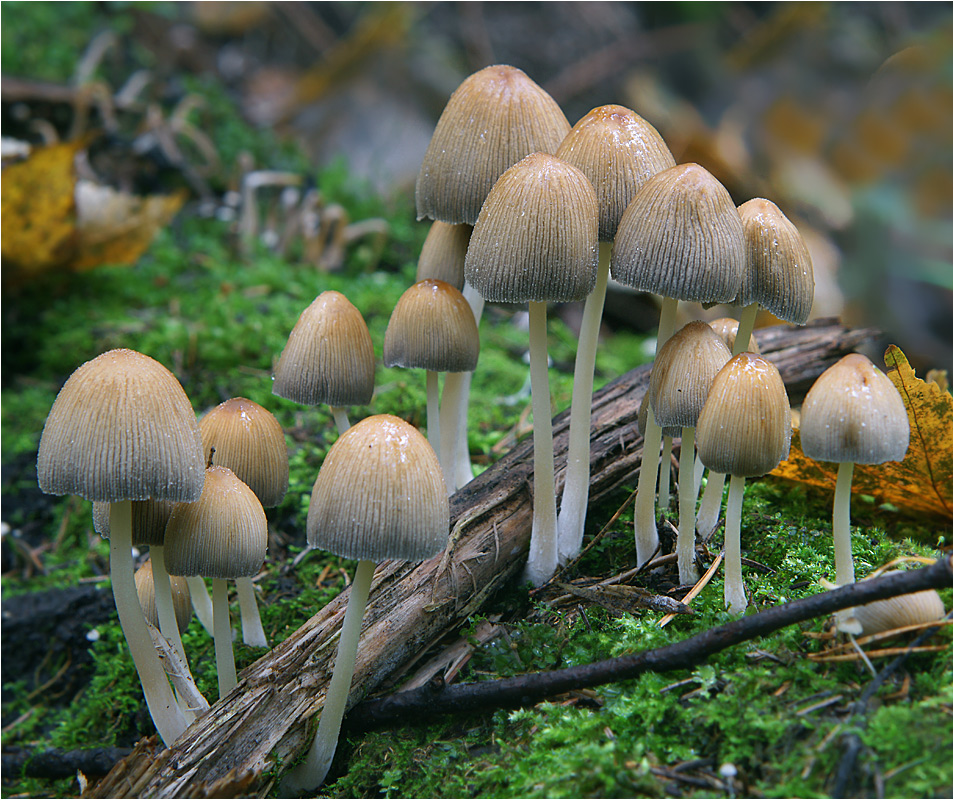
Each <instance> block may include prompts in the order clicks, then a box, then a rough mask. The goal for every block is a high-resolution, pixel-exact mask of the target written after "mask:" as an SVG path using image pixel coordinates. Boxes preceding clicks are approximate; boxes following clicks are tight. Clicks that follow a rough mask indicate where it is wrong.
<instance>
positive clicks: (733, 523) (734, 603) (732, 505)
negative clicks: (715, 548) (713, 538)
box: [725, 475, 746, 614]
mask: <svg viewBox="0 0 954 800" xmlns="http://www.w3.org/2000/svg"><path fill="white" fill-rule="evenodd" d="M744 494H745V478H741V477H739V476H738V475H733V476H732V478H731V480H730V481H729V499H728V500H727V501H726V504H725V607H726V608H727V609H728V610H729V611H730V612H732V613H733V614H741V613H742V612H743V611H745V606H746V600H745V586H744V585H743V583H742V497H743V496H744Z"/></svg>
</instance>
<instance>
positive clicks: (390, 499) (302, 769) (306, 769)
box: [282, 414, 450, 796]
mask: <svg viewBox="0 0 954 800" xmlns="http://www.w3.org/2000/svg"><path fill="white" fill-rule="evenodd" d="M449 519H450V508H449V505H448V502H447V489H446V488H445V486H444V482H443V480H442V479H441V470H440V466H439V464H438V461H437V455H436V453H434V451H433V449H432V448H431V447H430V446H429V445H428V443H427V440H426V439H425V438H424V437H423V436H422V435H421V434H420V433H419V432H418V430H417V429H416V428H415V427H414V426H412V425H409V424H408V423H406V422H405V421H404V420H402V419H399V418H398V417H393V416H391V415H389V414H379V415H377V416H373V417H368V418H366V419H364V420H362V421H361V422H359V423H357V424H356V425H355V426H354V427H353V428H351V429H350V430H348V431H347V432H346V433H345V434H343V435H342V436H341V437H340V438H339V439H338V441H336V442H335V443H334V444H333V445H332V446H331V449H330V450H329V451H328V455H327V456H326V457H325V461H324V463H323V464H322V466H321V470H320V472H319V473H318V478H317V479H316V480H315V485H314V488H313V489H312V493H311V502H310V504H309V506H308V522H307V528H308V541H309V544H311V545H312V546H313V547H319V548H321V549H323V550H327V551H329V552H331V553H334V554H335V555H339V556H342V557H344V558H353V559H357V560H358V568H357V570H356V572H355V576H354V581H353V582H352V584H351V595H350V597H349V598H348V607H347V610H346V611H345V618H344V622H343V624H342V626H341V634H340V637H339V639H338V652H337V654H336V656H335V666H334V671H333V673H332V676H331V682H330V684H329V686H328V690H327V691H326V693H325V704H324V708H323V709H322V711H321V719H320V720H319V722H318V732H317V734H316V736H315V740H314V742H313V743H312V746H311V748H310V749H309V751H308V756H307V757H306V759H305V761H304V762H303V763H302V764H300V765H299V766H297V767H295V768H294V769H293V770H291V771H290V772H289V773H288V774H287V775H286V777H285V780H284V782H283V785H282V789H283V790H286V791H299V792H300V791H304V790H313V789H316V788H317V787H318V786H320V785H321V783H322V782H323V781H324V779H325V776H326V775H327V774H328V769H329V768H330V766H331V761H332V759H333V758H334V754H335V750H336V748H337V743H338V733H339V731H340V729H341V719H342V717H343V716H344V712H345V708H346V706H347V705H348V695H349V690H350V687H351V678H352V676H353V674H354V665H355V660H356V657H357V651H358V639H359V636H360V633H361V620H362V617H363V616H364V608H365V606H366V605H367V601H368V594H369V592H370V589H371V579H372V577H373V576H374V567H375V564H376V562H378V561H382V560H383V559H386V558H396V559H402V560H408V561H423V560H424V559H427V558H431V557H433V556H436V555H438V554H439V553H440V552H441V551H442V550H443V549H444V548H445V547H446V545H447V536H448V528H449V527H450V523H449ZM286 796H288V795H286Z"/></svg>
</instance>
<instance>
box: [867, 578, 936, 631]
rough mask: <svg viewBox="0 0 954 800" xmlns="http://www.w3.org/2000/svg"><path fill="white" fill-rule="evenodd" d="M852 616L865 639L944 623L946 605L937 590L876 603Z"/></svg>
mask: <svg viewBox="0 0 954 800" xmlns="http://www.w3.org/2000/svg"><path fill="white" fill-rule="evenodd" d="M851 612H852V614H853V615H854V617H855V619H857V620H858V622H860V623H861V633H862V634H863V635H865V636H870V635H871V634H874V633H881V632H882V631H893V630H895V629H896V628H904V627H907V626H908V625H922V624H924V623H925V622H934V621H935V620H939V619H943V617H944V615H945V614H946V611H945V610H944V602H943V601H942V600H941V596H940V595H939V594H938V593H937V592H936V591H934V589H925V590H924V591H923V592H912V593H911V594H902V595H898V596H896V597H889V598H887V599H885V600H876V601H875V602H873V603H868V604H867V605H863V606H856V607H855V608H853V609H851Z"/></svg>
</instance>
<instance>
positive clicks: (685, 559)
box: [663, 428, 699, 583]
mask: <svg viewBox="0 0 954 800" xmlns="http://www.w3.org/2000/svg"><path fill="white" fill-rule="evenodd" d="M695 440H696V429H695V428H683V429H682V444H681V446H680V451H679V535H678V536H677V537H676V554H677V555H676V561H677V563H678V564H679V583H695V582H696V581H697V580H699V573H698V572H697V571H696V565H695V558H696V493H695V486H694V485H693V482H692V479H693V477H694V476H693V471H694V467H695V450H696V446H695ZM663 466H666V464H665V463H664V464H663Z"/></svg>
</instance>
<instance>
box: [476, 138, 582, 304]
mask: <svg viewBox="0 0 954 800" xmlns="http://www.w3.org/2000/svg"><path fill="white" fill-rule="evenodd" d="M598 219H599V213H598V210H597V205H596V192H595V191H594V190H593V187H592V185H591V184H590V182H589V180H588V179H587V177H586V176H585V175H584V174H583V173H582V172H581V171H580V170H578V169H577V168H576V167H574V166H572V165H570V164H567V163H566V162H565V161H562V160H560V159H559V158H557V157H556V156H551V155H547V154H546V153H532V154H531V155H529V156H527V157H526V158H524V159H523V160H522V161H520V162H518V163H516V164H514V165H513V166H512V167H511V168H510V169H508V170H507V171H506V172H505V173H504V174H503V175H501V176H500V180H499V181H497V183H495V184H494V188H493V189H492V190H491V192H490V194H489V195H488V196H487V200H486V202H485V203H484V206H483V208H482V209H481V210H480V217H479V218H478V220H477V224H476V225H474V232H473V233H472V234H471V237H470V246H469V247H468V248H467V257H466V259H465V261H464V277H465V278H466V279H467V281H468V282H469V283H470V285H471V286H473V287H474V289H476V290H477V291H478V292H479V293H480V295H481V296H482V297H483V298H484V299H485V300H489V301H492V302H498V303H526V302H527V301H552V302H569V301H572V300H582V299H583V298H584V297H586V295H588V294H589V293H590V292H591V291H592V290H593V286H594V285H595V284H596V262H597V254H598V251H597V247H598V241H597V228H598V224H599V223H598Z"/></svg>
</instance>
